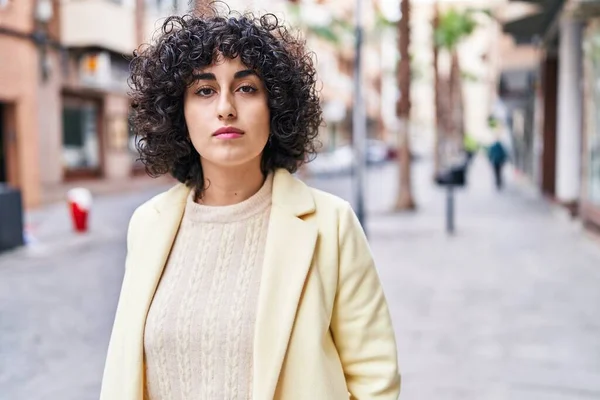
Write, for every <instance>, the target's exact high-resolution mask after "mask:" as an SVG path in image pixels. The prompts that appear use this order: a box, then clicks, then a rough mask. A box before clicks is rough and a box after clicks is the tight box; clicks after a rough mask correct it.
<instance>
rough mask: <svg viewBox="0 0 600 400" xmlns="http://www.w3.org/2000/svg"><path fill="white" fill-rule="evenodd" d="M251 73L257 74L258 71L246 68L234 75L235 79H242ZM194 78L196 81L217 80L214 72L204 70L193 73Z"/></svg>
mask: <svg viewBox="0 0 600 400" xmlns="http://www.w3.org/2000/svg"><path fill="white" fill-rule="evenodd" d="M250 75H256V72H255V71H254V70H251V69H244V70H242V71H238V72H236V73H235V74H234V75H233V79H241V78H245V77H247V76H250ZM192 78H193V79H194V80H195V81H216V80H217V77H216V76H215V74H213V73H212V72H202V73H199V74H193V75H192Z"/></svg>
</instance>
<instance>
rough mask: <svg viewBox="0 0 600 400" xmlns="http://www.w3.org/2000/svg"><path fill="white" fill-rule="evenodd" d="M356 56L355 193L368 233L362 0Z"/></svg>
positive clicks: (358, 17) (354, 107) (354, 111)
mask: <svg viewBox="0 0 600 400" xmlns="http://www.w3.org/2000/svg"><path fill="white" fill-rule="evenodd" d="M355 15H356V17H355V20H356V22H355V23H356V27H355V31H356V33H355V35H356V36H355V56H354V99H353V103H354V104H353V111H352V145H353V147H354V155H355V163H354V166H353V167H354V168H353V171H354V174H353V175H354V186H355V187H354V192H355V196H356V200H355V202H356V204H355V207H356V210H355V211H356V216H357V217H358V220H359V221H360V224H361V225H362V227H363V230H364V231H365V232H366V231H367V228H366V213H365V201H364V185H365V164H366V144H367V143H366V142H367V140H366V135H367V124H366V119H365V118H366V116H365V110H364V101H363V92H362V63H361V61H362V59H361V56H362V42H363V27H362V12H361V0H356V10H355Z"/></svg>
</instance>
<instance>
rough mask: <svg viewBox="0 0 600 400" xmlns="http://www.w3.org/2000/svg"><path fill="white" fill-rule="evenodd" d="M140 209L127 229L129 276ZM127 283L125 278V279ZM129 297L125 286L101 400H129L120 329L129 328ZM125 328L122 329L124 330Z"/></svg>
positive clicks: (122, 287)
mask: <svg viewBox="0 0 600 400" xmlns="http://www.w3.org/2000/svg"><path fill="white" fill-rule="evenodd" d="M139 214H140V212H139V208H138V209H137V210H136V211H135V212H134V213H133V215H132V217H131V219H130V221H129V227H128V229H127V256H126V259H125V275H127V273H128V270H130V269H131V268H128V267H129V264H130V261H129V260H130V259H131V257H130V254H131V250H132V248H133V247H134V243H135V237H136V233H137V231H138V229H139V224H140V222H139V221H140V217H139ZM123 281H125V278H124V279H123ZM126 295H127V293H126V291H125V290H124V285H122V286H121V292H120V295H119V302H118V305H117V310H116V313H115V322H114V325H113V330H112V333H111V338H110V342H109V345H108V351H107V354H106V361H105V365H104V373H103V376H102V385H101V390H100V400H119V399H126V398H128V397H127V395H126V394H125V393H124V389H123V387H124V386H125V385H124V383H123V377H122V374H121V368H120V367H121V365H120V363H121V360H123V358H124V355H125V354H127V353H128V352H127V349H126V348H125V343H124V342H123V334H122V331H120V330H119V327H123V326H127V324H126V322H125V314H124V312H123V303H125V301H124V298H125V296H126ZM122 329H123V328H121V330H122Z"/></svg>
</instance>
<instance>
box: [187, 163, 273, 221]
mask: <svg viewBox="0 0 600 400" xmlns="http://www.w3.org/2000/svg"><path fill="white" fill-rule="evenodd" d="M272 193H273V174H272V173H270V174H269V175H267V178H266V179H265V182H264V183H263V185H262V186H261V188H260V189H259V190H258V192H256V193H255V194H253V195H252V196H250V197H249V198H247V199H246V200H244V201H242V202H240V203H236V204H231V205H228V206H207V205H205V204H198V203H196V202H195V201H194V197H195V190H191V191H190V194H189V195H188V197H187V201H186V206H185V212H184V218H186V219H189V220H192V221H196V222H217V223H232V222H239V221H241V220H245V219H247V218H251V217H253V216H255V215H257V214H259V213H261V212H263V211H265V209H267V208H268V207H269V206H270V205H271V197H272Z"/></svg>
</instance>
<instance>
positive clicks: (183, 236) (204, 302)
mask: <svg viewBox="0 0 600 400" xmlns="http://www.w3.org/2000/svg"><path fill="white" fill-rule="evenodd" d="M272 185H273V176H272V175H269V177H268V178H267V179H266V181H265V183H264V185H263V186H262V188H261V189H260V190H259V191H258V192H257V193H256V194H255V195H253V196H252V197H250V198H249V199H247V200H245V201H243V202H241V203H238V204H234V205H231V206H222V207H212V206H205V205H199V204H196V203H194V201H193V199H192V194H190V196H189V197H188V200H187V204H186V208H185V212H184V215H183V220H182V222H181V226H180V228H179V232H178V234H177V238H176V240H175V243H174V245H173V249H172V251H171V255H170V256H169V260H168V262H167V265H166V266H165V270H164V272H163V275H162V278H161V280H160V283H159V285H158V288H157V290H156V293H155V295H154V299H153V300H152V304H151V306H150V310H149V312H148V317H147V320H146V327H145V333H144V356H145V364H146V387H145V389H146V390H145V392H146V397H147V398H148V400H192V399H193V400H204V399H205V400H219V399H228V400H229V399H231V400H236V399H251V398H252V374H253V371H252V362H253V360H252V351H253V343H254V324H255V317H256V303H257V300H258V290H259V286H260V277H261V269H262V263H263V258H264V247H265V242H266V236H267V226H268V222H269V215H270V210H271V193H272Z"/></svg>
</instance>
